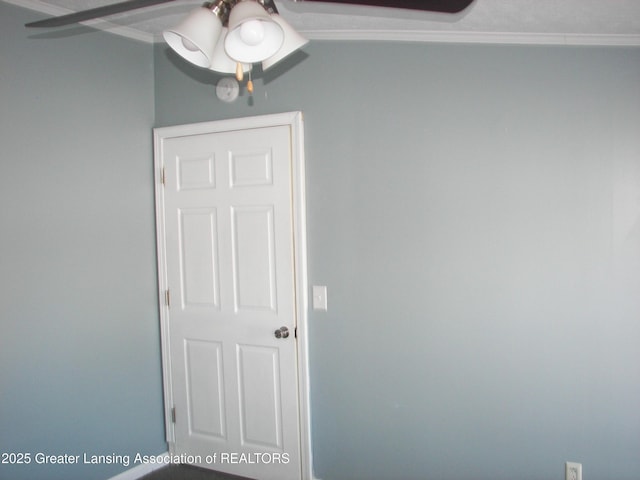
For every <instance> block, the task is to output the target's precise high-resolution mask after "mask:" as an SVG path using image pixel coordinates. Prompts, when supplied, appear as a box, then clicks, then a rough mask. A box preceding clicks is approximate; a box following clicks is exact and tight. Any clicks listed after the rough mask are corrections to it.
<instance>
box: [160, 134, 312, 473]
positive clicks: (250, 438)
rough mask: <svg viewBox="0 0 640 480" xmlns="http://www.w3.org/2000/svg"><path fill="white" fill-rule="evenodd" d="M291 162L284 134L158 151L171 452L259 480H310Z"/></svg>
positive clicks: (200, 140) (197, 140)
mask: <svg viewBox="0 0 640 480" xmlns="http://www.w3.org/2000/svg"><path fill="white" fill-rule="evenodd" d="M291 152H292V145H291V132H290V128H289V127H288V126H286V125H282V126H273V127H263V128H252V129H247V130H232V131H223V132H215V133H200V134H193V135H182V136H176V137H173V138H163V140H162V146H161V148H160V149H159V153H160V157H161V158H160V162H161V166H162V167H163V169H164V181H163V184H164V186H163V188H162V196H163V202H162V205H160V206H159V207H160V208H161V210H162V211H161V212H160V213H159V217H162V218H160V220H161V223H163V225H164V245H162V246H161V250H164V252H161V253H163V254H164V259H163V263H164V266H165V272H164V281H165V282H166V288H167V290H168V293H167V300H168V306H167V307H166V310H165V316H166V322H165V326H166V330H167V331H165V332H163V334H164V336H165V337H166V339H167V340H168V342H165V345H167V344H168V357H169V358H168V359H165V360H166V362H165V363H168V364H169V365H168V366H169V368H170V379H169V380H170V392H169V396H170V397H171V402H172V404H173V409H174V410H173V412H172V417H173V418H172V422H173V425H172V427H173V428H172V430H173V438H172V440H173V441H172V444H171V450H172V451H171V453H172V454H174V455H178V456H182V458H183V459H186V461H187V462H188V463H194V464H197V465H199V466H203V467H207V468H211V469H213V470H218V471H222V472H229V473H233V474H236V475H242V476H246V477H250V478H256V479H260V480H268V479H278V480H286V479H298V478H301V475H302V474H301V468H302V466H301V452H300V415H299V413H300V412H299V408H300V407H299V401H298V384H297V382H298V368H297V365H298V363H297V342H296V320H297V316H296V295H295V292H296V289H295V280H296V279H295V268H294V267H295V265H294V240H293V238H294V235H293V223H292V222H293V220H292V218H293V216H292V170H291V168H292V165H291ZM157 154H158V152H157ZM161 274H162V272H161Z"/></svg>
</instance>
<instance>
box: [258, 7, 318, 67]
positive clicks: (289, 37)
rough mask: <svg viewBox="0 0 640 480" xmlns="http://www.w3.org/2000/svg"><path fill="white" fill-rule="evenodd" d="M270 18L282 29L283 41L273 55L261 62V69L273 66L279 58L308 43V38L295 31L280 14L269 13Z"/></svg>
mask: <svg viewBox="0 0 640 480" xmlns="http://www.w3.org/2000/svg"><path fill="white" fill-rule="evenodd" d="M271 20H273V21H274V22H276V23H277V24H278V25H280V27H281V28H282V31H283V32H284V42H283V43H282V47H280V50H278V51H277V52H276V54H275V55H273V56H272V57H269V58H267V59H266V60H264V61H263V62H262V70H266V69H268V68H271V67H273V66H274V65H275V64H276V63H278V62H279V61H280V60H282V59H283V58H285V57H287V56H289V55H290V54H292V53H293V52H295V51H296V50H298V49H299V48H302V47H303V46H305V45H306V44H307V43H309V40H307V39H306V38H304V37H303V36H302V35H300V34H299V33H298V32H296V31H295V29H294V28H293V27H292V26H291V25H289V23H288V22H287V21H286V20H285V19H284V18H282V17H281V16H280V15H278V14H273V15H271Z"/></svg>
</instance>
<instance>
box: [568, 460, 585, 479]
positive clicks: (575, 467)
mask: <svg viewBox="0 0 640 480" xmlns="http://www.w3.org/2000/svg"><path fill="white" fill-rule="evenodd" d="M564 478H565V480H582V464H581V463H575V462H567V463H565V464H564Z"/></svg>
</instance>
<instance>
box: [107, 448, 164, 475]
mask: <svg viewBox="0 0 640 480" xmlns="http://www.w3.org/2000/svg"><path fill="white" fill-rule="evenodd" d="M168 456H169V452H165V453H161V454H160V455H158V457H167V458H168ZM165 465H167V463H142V464H140V465H138V466H136V467H133V468H130V469H129V470H126V471H124V472H122V473H120V474H118V475H116V476H115V477H111V478H110V479H109V480H138V479H139V478H142V477H144V476H145V475H147V474H149V473H151V472H153V471H155V470H158V469H159V468H162V467H164V466H165Z"/></svg>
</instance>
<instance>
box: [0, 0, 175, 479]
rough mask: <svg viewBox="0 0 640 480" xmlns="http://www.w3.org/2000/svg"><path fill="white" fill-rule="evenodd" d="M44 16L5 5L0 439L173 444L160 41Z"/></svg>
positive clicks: (16, 445)
mask: <svg viewBox="0 0 640 480" xmlns="http://www.w3.org/2000/svg"><path fill="white" fill-rule="evenodd" d="M37 18H42V15H36V14H34V13H31V12H27V11H26V10H22V9H19V8H16V7H13V6H10V5H7V4H5V3H3V2H0V32H1V33H0V37H1V39H2V41H0V140H1V141H0V145H2V154H1V156H0V228H1V232H2V233H1V234H0V255H1V257H0V258H1V259H0V452H2V453H6V452H14V453H19V452H23V453H31V454H32V455H35V454H36V453H46V454H69V455H75V454H78V455H82V454H83V453H87V454H88V455H93V454H96V455H110V454H114V453H115V454H122V455H125V454H135V453H137V452H141V453H143V454H158V453H161V452H164V451H166V448H167V447H166V444H165V443H164V430H163V414H162V388H161V374H160V353H159V329H158V313H157V293H156V280H155V279H156V273H155V249H154V245H155V243H154V214H153V181H152V173H153V169H152V160H151V159H152V148H151V130H150V129H151V126H152V124H153V115H154V105H153V53H152V47H151V46H150V45H147V44H142V43H138V42H134V41H130V40H125V39H122V38H118V37H115V36H112V35H108V34H104V33H96V32H91V31H89V30H87V29H82V28H71V29H65V30H64V32H62V31H61V32H55V33H49V34H48V33H44V32H37V31H27V30H26V29H25V28H24V27H23V24H24V23H25V22H26V21H29V20H35V19H37ZM32 459H33V460H32V463H31V464H30V465H28V466H14V467H11V466H9V465H6V464H1V465H0V478H2V479H11V480H19V479H28V480H39V479H48V480H51V479H70V480H73V479H78V480H90V479H105V478H109V477H111V476H113V475H115V474H116V473H118V472H120V471H122V470H125V467H124V466H122V465H98V466H91V465H81V466H54V465H44V466H38V465H35V464H34V460H35V459H34V458H33V457H32Z"/></svg>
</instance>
